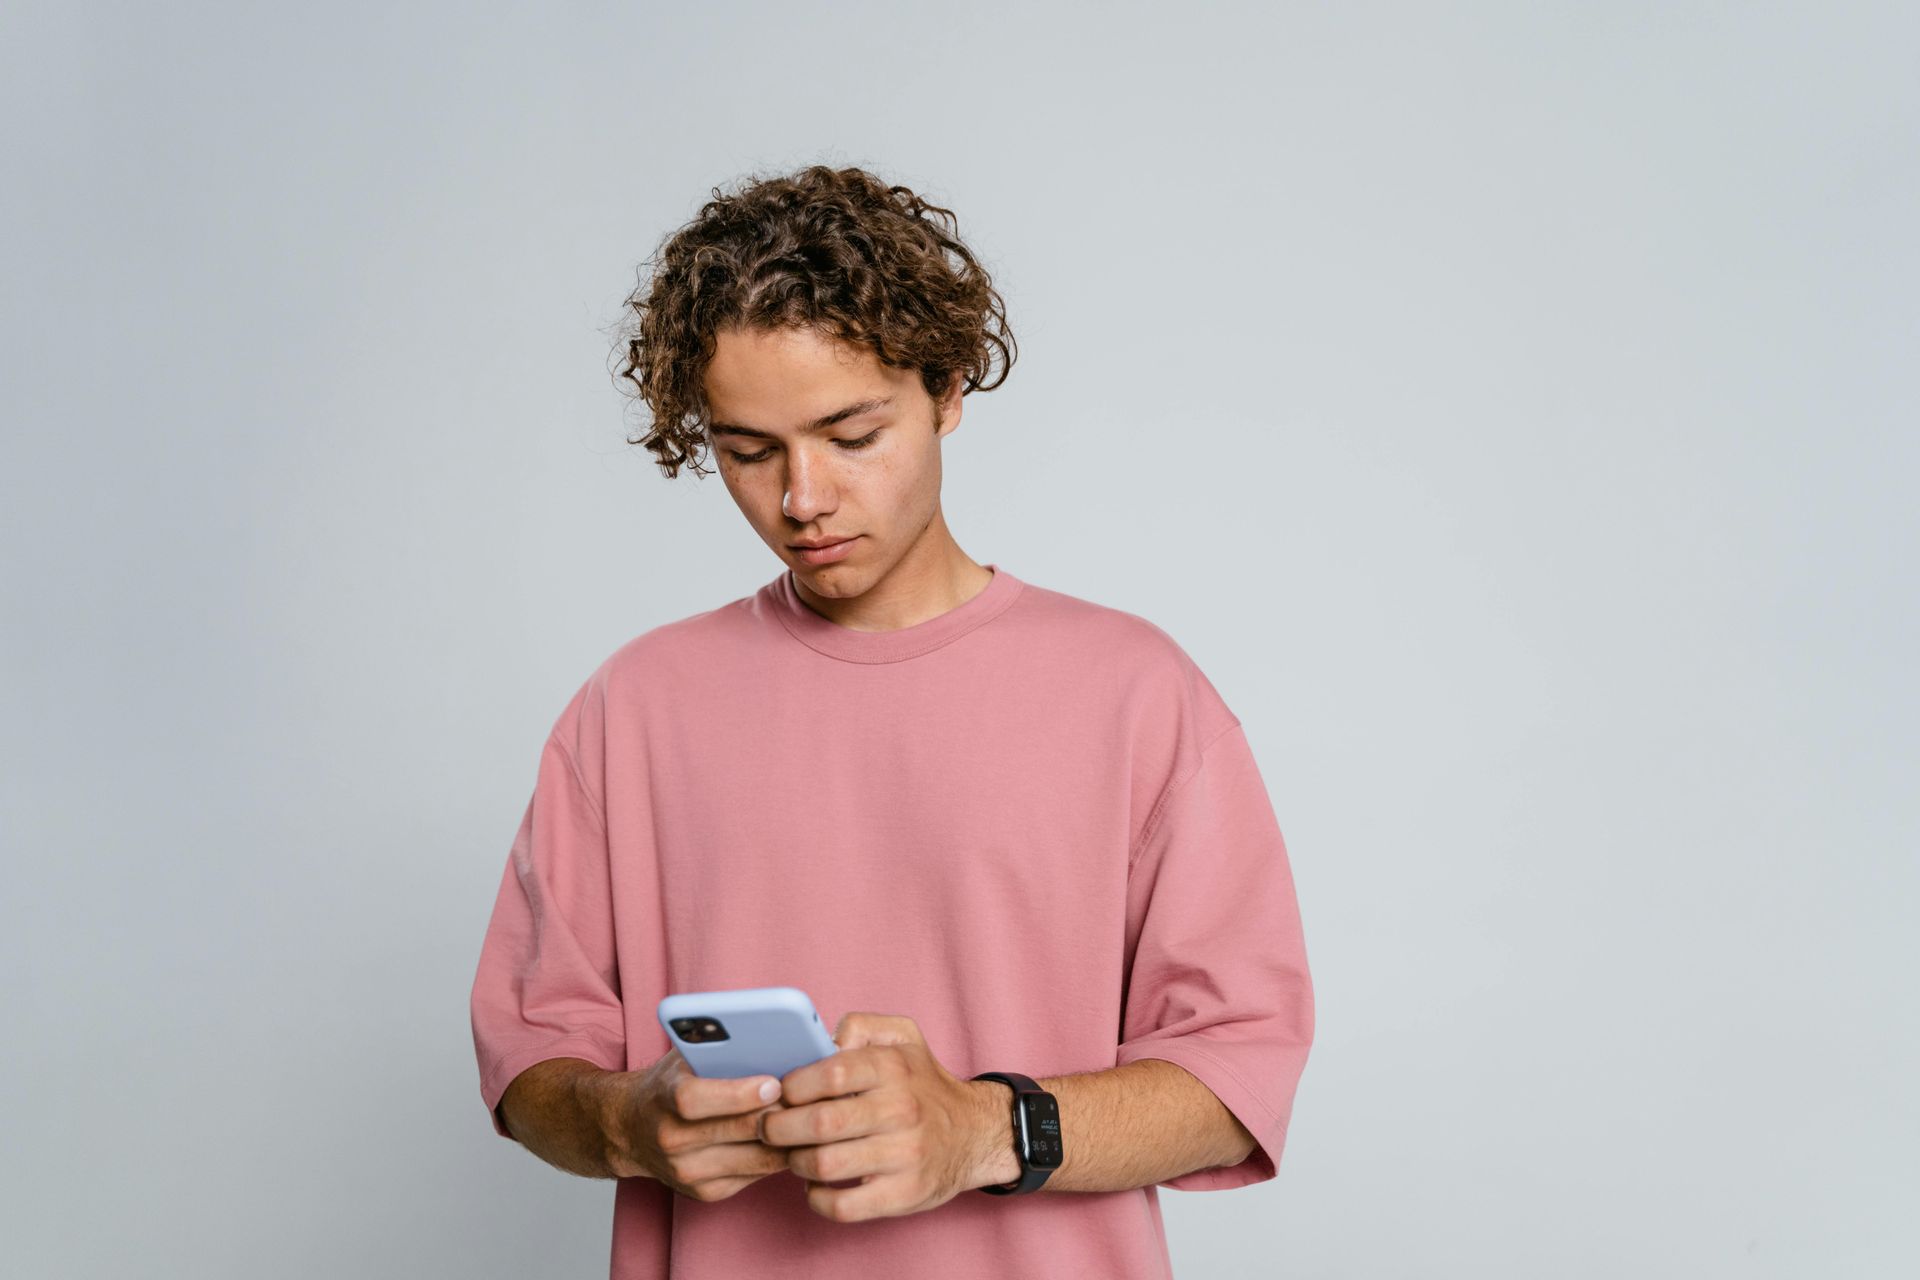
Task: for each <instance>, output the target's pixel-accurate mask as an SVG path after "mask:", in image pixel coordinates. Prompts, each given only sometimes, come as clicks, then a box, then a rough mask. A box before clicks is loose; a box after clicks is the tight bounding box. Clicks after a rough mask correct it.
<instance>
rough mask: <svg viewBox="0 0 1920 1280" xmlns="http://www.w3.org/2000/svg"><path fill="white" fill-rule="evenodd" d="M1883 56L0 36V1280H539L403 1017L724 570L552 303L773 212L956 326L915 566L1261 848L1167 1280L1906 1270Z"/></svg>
mask: <svg viewBox="0 0 1920 1280" xmlns="http://www.w3.org/2000/svg"><path fill="white" fill-rule="evenodd" d="M1917 47H1920V18H1916V16H1915V12H1914V10H1913V9H1912V7H1911V6H1901V5H1891V4H1889V5H1878V6H1864V5H1853V4H1819V5H1816V4H1812V3H1807V4H1799V5H1792V6H1783V5H1766V4H1757V5H1732V4H1681V5H1652V4H1607V5H1600V4H1594V5H1570V4H1477V5H1468V6H1453V7H1451V8H1450V9H1449V10H1448V11H1445V12H1442V11H1441V8H1440V7H1439V6H1430V5H1419V4H1404V5H1394V6H1378V5H1352V4H1349V5H1337V6H1336V5H1320V4H1315V5H1278V6H1272V5H1255V4H1244V5H1231V6H1212V7H1208V6H1201V7H1198V8H1189V7H1186V6H1179V7H1176V6H1172V5H1157V6H1141V7H1135V6H1114V5H1107V6H1092V5H1064V4H1062V5H1031V4H1021V5H1010V4H1009V5H979V4H970V5H965V6H951V5H943V6H935V5H899V4H863V5H849V4H843V5H835V6H832V7H826V6H794V5H775V4H764V5H729V4H719V5H711V6H706V7H704V8H702V7H698V6H684V5H675V6H666V5H659V6H643V5H623V6H612V5H607V6H601V5H586V4H571V5H564V6H562V5H555V4H545V5H527V6H524V7H522V8H520V9H518V10H517V11H514V12H507V11H504V10H502V9H500V8H497V7H495V8H489V9H486V10H484V11H482V10H481V9H479V8H477V7H468V6H445V7H438V6H427V5H401V6H374V5H364V6H362V5H349V6H341V5H324V6H311V5H292V4H284V5H249V6H235V7H232V8H230V9H222V8H218V7H213V6H195V7H194V8H193V10H192V12H191V13H190V14H189V13H186V12H184V11H182V10H180V9H178V8H176V7H152V6H138V5H125V6H118V5H116V6H107V5H84V4H59V5H54V4H34V5H18V4H16V5H10V6H8V8H7V11H6V14H5V17H4V19H3V20H0V105H4V107H5V120H6V123H5V124H4V126H0V128H4V136H5V139H6V144H5V146H6V153H5V156H4V162H5V170H4V171H5V173H6V195H5V199H4V203H3V204H0V231H4V243H5V249H4V253H5V260H6V267H7V271H6V288H5V295H4V304H0V305H3V306H4V321H3V322H0V323H3V325H4V329H3V331H0V340H3V345H0V351H3V354H0V367H3V369H4V372H3V373H0V378H3V379H4V386H3V387H0V411H4V413H5V416H6V428H5V431H4V436H3V437H0V438H3V439H4V456H3V458H0V478H3V483H4V486H5V487H4V506H3V507H0V522H3V524H4V530H5V560H4V583H5V601H4V605H5V608H4V629H3V631H0V637H3V641H0V642H3V643H4V650H3V652H0V657H3V658H4V663H5V671H4V674H5V680H4V694H3V696H4V704H0V712H3V713H4V714H3V715H0V735H3V738H4V746H5V752H6V755H5V760H4V766H5V767H4V770H0V800H3V802H4V810H3V811H0V820H3V821H4V843H5V849H4V858H5V861H4V865H5V868H6V874H5V880H4V882H3V887H0V961H4V964H5V968H6V973H7V981H6V984H5V994H4V997H0V998H4V1000H5V1013H4V1021H3V1022H0V1027H3V1028H4V1030H3V1034H4V1039H5V1046H6V1048H5V1052H4V1054H0V1089H3V1090H4V1105H0V1179H3V1180H4V1185H0V1270H4V1271H5V1272H6V1273H7V1274H9V1275H16V1276H23V1277H42V1276H47V1277H51V1276H62V1277H65V1276H84V1277H106V1276H116V1277H117V1276H126V1275H153V1276H162V1275H164V1276H194V1277H200V1276H223V1277H224V1276H234V1277H254V1276H266V1275H272V1276H276V1277H336V1276H408V1277H411V1276H502V1277H507V1276H516V1277H517V1276H536V1275H537V1276H543V1277H546V1276H552V1277H560V1276H596V1275H604V1274H605V1268H606V1258H607V1252H608V1245H609V1236H608V1230H609V1222H610V1214H611V1199H612V1191H613V1184H612V1183H610V1182H604V1181H600V1182H595V1181H590V1180H583V1179H578V1178H574V1177H571V1176H569V1175H566V1174H563V1173H561V1172H559V1171H557V1170H555V1169H553V1168H550V1167H548V1166H547V1165H545V1164H543V1163H541V1162H540V1161H539V1160H538V1159H537V1158H535V1157H533V1156H532V1155H530V1154H529V1153H528V1152H526V1151H525V1150H523V1149H521V1148H519V1147H517V1146H513V1145H510V1144H509V1143H507V1142H506V1141H504V1140H502V1139H501V1138H499V1137H498V1136H496V1135H495V1134H494V1133H493V1132H492V1130H491V1128H490V1126H489V1124H488V1122H487V1116H486V1112H485V1110H484V1108H483V1106H482V1104H481V1101H480V1096H479V1088H478V1078H477V1070H476V1067H475V1064H474V1060H473V1046H472V1041H471V1037H470V1031H469V1026H468V1008H467V996H468V989H469V987H470V984H471V982H472V979H473V972H474V966H475V963H476V961H477V958H478V949H479V944H480V940H481V936H482V933H483V932H484V929H485V926H486V923H487V919H488V914H489V912H490V910H491V908H492V905H493V896H494V893H495V891H496V890H497V888H498V884H499V876H500V873H501V870H502V868H503V866H504V865H505V859H506V856H507V850H508V846H509V844H510V842H511V839H512V836H513V834H514V830H515V828H516V826H517V824H518V822H519V819H520V817H521V814H522V811H523V808H524V806H525V804H526V802H527V798H528V794H529V792H530V790H531V787H532V783H533V776H534V769H535V765H536V762H537V757H538V751H539V747H540V744H541V742H542V740H543V737H544V735H545V733H546V731H547V730H548V728H549V727H550V726H551V724H552V721H553V717H554V716H555V715H556V714H557V713H558V711H559V709H560V707H561V706H562V704H563V703H564V702H565V700H566V698H567V697H568V696H569V695H570V694H571V693H572V692H573V690H574V689H576V688H577V686H578V684H579V682H580V681H581V680H583V679H584V678H585V676H586V674H587V673H588V672H589V671H591V670H592V669H593V667H594V666H596V665H597V664H598V663H599V661H600V660H601V659H602V658H604V657H605V656H606V655H607V654H609V653H610V652H612V650H613V649H614V648H616V647H617V646H618V645H620V644H621V643H623V642H624V641H626V640H628V639H630V638H631V637H633V636H635V635H637V634H639V633H640V632H642V631H644V630H647V629H649V628H651V627H654V626H657V625H659V624H661V623H663V622H667V621H670V620H674V619H678V618H682V617H685V616H686V615H688V614H691V613H695V612H698V611H701V610H704V609H708V608H712V607H715V606H717V605H719V604H722V603H725V602H726V601H728V600H732V599H734V598H737V597H739V596H741V595H745V594H748V593H750V592H751V591H753V590H754V589H755V588H757V587H758V586H759V585H760V584H762V583H764V582H767V581H769V580H771V579H772V578H773V577H774V576H775V575H776V574H777V573H778V572H780V569H781V565H780V564H779V562H778V561H777V560H776V559H775V558H774V557H773V555H772V553H771V552H770V551H769V550H768V549H767V548H766V547H765V546H763V545H762V544H761V543H760V542H759V541H758V540H757V538H756V537H755V536H754V535H753V533H752V531H751V530H750V528H749V527H748V525H747V524H746V522H745V520H744V519H743V518H742V517H741V516H740V514H739V513H738V511H737V510H736V509H735V507H734V506H733V504H732V502H731V500H730V499H729V498H728V496H727V493H726V490H725V488H724V486H723V485H722V483H721V481H720V480H719V478H718V477H717V476H715V477H712V478H710V479H707V480H703V481H696V480H695V479H694V478H693V477H691V476H690V475H684V474H683V476H682V477H681V478H680V479H678V480H676V481H671V482H670V481H668V480H667V479H665V478H664V477H663V476H662V475H661V474H660V473H659V471H658V470H657V469H656V468H655V467H654V465H653V463H652V460H651V455H648V454H646V453H645V452H644V451H642V450H640V449H638V448H636V447H631V446H628V445H626V444H625V443H623V436H625V435H626V434H628V433H629V432H633V431H635V430H637V428H638V427H639V426H640V425H641V423H642V422H643V421H644V419H643V418H642V416H641V414H640V412H639V410H638V409H637V408H636V407H634V406H631V405H629V403H628V402H627V401H625V400H623V399H621V398H620V396H619V395H618V394H617V392H616V390H615V388H614V385H613V381H612V379H611V377H610V367H611V364H612V359H611V357H610V354H609V346H610V337H609V335H610V333H611V330H612V326H614V325H615V324H617V322H618V321H619V320H620V302H621V299H622V298H623V296H624V295H625V294H626V292H627V291H628V290H629V289H630V288H631V287H632V286H633V284H634V281H635V279H636V272H637V270H638V268H639V266H640V264H641V263H642V262H643V261H644V259H645V258H646V257H647V255H648V254H650V253H651V252H652V251H653V249H654V247H655V246H656V244H657V243H658V241H659V239H660V237H661V236H662V235H664V234H665V233H667V232H668V231H670V230H672V229H673V228H674V227H677V226H679V225H680V224H681V223H683V222H684V221H686V220H687V219H688V218H690V217H691V216H692V215H693V213H694V211H695V210H696V209H697V207H698V205H699V204H700V202H701V201H702V200H704V199H705V198H707V195H708V193H709V190H710V188H712V187H713V186H716V185H726V184H731V183H733V182H734V181H735V180H736V179H738V178H739V177H741V176H742V175H745V174H747V173H750V172H779V171H785V170H788V169H791V168H794V167H798V166H799V165H802V164H806V163H811V162H815V161H821V162H826V163H830V164H859V165H864V166H868V167H870V168H872V169H874V170H875V171H876V172H879V173H881V174H882V175H883V176H885V177H887V178H889V179H890V180H893V181H897V182H902V183H905V184H907V185H909V186H912V187H914V188H915V189H917V190H920V191H921V192H923V194H926V195H928V196H929V197H930V198H932V199H934V200H936V201H937V202H938V203H941V204H945V205H948V206H950V207H952V208H953V209H954V210H955V211H956V213H957V214H958V216H959V218H960V230H961V233H962V235H963V236H964V237H966V238H967V240H968V241H969V243H970V244H971V245H972V246H973V248H974V249H975V250H976V251H977V252H978V253H979V254H980V256H981V257H982V259H983V261H984V262H985V264H986V265H987V267H988V268H989V270H990V271H992V272H993V274H994V278H995V281H996V283H997V284H998V286H999V287H1000V288H1001V290H1002V291H1003V293H1004V294H1005V297H1006V299H1007V305H1008V308H1009V312H1010V318H1011V323H1012V326H1013V330H1014V333H1015V335H1016V337H1017V338H1018V340H1019V342H1020V355H1019V359H1018V362H1017V363H1016V365H1015V367H1014V369H1013V372H1012V376H1011V377H1010V378H1009V379H1008V381H1007V382H1006V384H1005V385H1004V386H1003V387H1001V388H1000V389H999V390H997V391H994V392H992V393H990V394H984V395H974V396H969V397H968V401H967V408H966V417H965V421H964V422H963V424H962V426H961V428H960V430H959V431H958V432H957V433H956V434H955V435H954V436H953V437H952V438H951V439H950V440H948V441H947V442H946V444H945V446H944V452H945V464H946V469H947V480H946V488H945V494H946V499H945V509H946V511H947V514H948V519H949V521H950V523H951V524H952V527H953V529H954V531H955V534H956V536H957V537H958V539H959V542H960V544H961V546H962V547H963V548H964V549H965V550H966V551H967V552H968V553H970V554H971V555H972V556H973V557H974V558H976V559H978V560H981V561H983V562H985V561H997V562H1000V563H1002V564H1005V565H1006V566H1008V567H1009V568H1011V569H1012V570H1013V571H1014V572H1015V573H1017V574H1018V575H1020V576H1021V577H1022V578H1024V579H1026V580H1028V581H1030V582H1034V583H1037V584H1039V585H1042V586H1047V587H1052V588H1055V589H1057V590H1063V591H1066V592H1069V593H1071V594H1074V595H1079V596H1082V597H1085V598H1087V599H1090V600H1094V601H1097V602H1100V603H1103V604H1108V605H1112V606H1115V607H1118V608H1122V609H1125V610H1128V611H1130V612H1133V613H1137V614H1140V615H1141V616H1143V617H1146V618H1148V619H1151V620H1153V621H1154V622H1156V623H1157V624H1159V625H1160V626H1162V627H1163V628H1164V629H1165V630H1167V631H1168V632H1169V633H1170V634H1171V635H1172V636H1173V637H1174V638H1175V639H1176V640H1178V641H1179V642H1180V643H1181V644H1182V645H1183V646H1184V647H1185V648H1186V649H1187V650H1188V652H1190V653H1191V654H1192V655H1193V656H1194V658H1195V660H1196V661H1197V662H1199V663H1200V665H1201V667H1202V668H1203V669H1204V670H1205V671H1207V672H1208V674H1209V675H1210V677H1211V678H1212V679H1213V680H1214V682H1215V683H1216V685H1217V686H1218V687H1219V689H1220V690H1221V692H1222V693H1223V695H1224V696H1225V697H1226V699H1227V701H1228V703H1229V705H1230V706H1232V707H1233V708H1234V710H1235V711H1236V713H1237V714H1238V715H1239V716H1240V717H1241V718H1242V720H1243V721H1244V723H1245V724H1246V725H1247V728H1248V736H1249V738H1250V740H1251V742H1252V745H1253V747H1254V750H1255V753H1256V756H1257V758H1258V760H1259V762H1260V765H1261V768H1262V771H1263V773H1264V774H1265V776H1266V779H1267V782H1268V785H1269V788H1270V791H1271V794H1272V797H1273V802H1274V807H1275V810H1276V812H1277V814H1278V816H1279V819H1280V823H1281V827H1282V830H1283V831H1284V833H1285V835H1286V837H1287V840H1288V844H1289V848H1290V851H1291V856H1292V859H1293V865H1294V869H1295V875H1296V879H1297V885H1298V890H1299V894H1300V901H1301V909H1302V914H1303V918H1304V923H1305V928H1306V938H1307V946H1308V951H1309V956H1310V961H1311V964H1312V968H1313V974H1314V979H1315V984H1316V992H1317V996H1318V1009H1319V1014H1318V1035H1317V1038H1316V1041H1315V1045H1314V1049H1313V1053H1312V1057H1311V1060H1310V1062H1309V1064H1308V1066H1307V1070H1306V1075H1305V1078H1304V1080H1303V1081H1302V1084H1301V1088H1300V1093H1299V1097H1298V1102H1297V1107H1296V1110H1295V1115H1294V1120H1293V1125H1292V1130H1291V1134H1290V1137H1289V1140H1288V1143H1287V1145H1286V1148H1285V1152H1284V1156H1283V1158H1282V1161H1281V1167H1280V1173H1279V1176H1278V1177H1277V1178H1275V1179H1273V1180H1271V1181H1269V1182H1267V1183H1263V1184H1261V1185H1259V1186H1256V1187H1251V1188H1247V1189H1244V1190H1240V1191H1233V1192H1223V1193H1181V1192H1174V1191H1162V1192H1161V1200H1162V1205H1163V1208H1164V1212H1165V1215H1166V1220H1167V1226H1168V1232H1169V1235H1170V1238H1171V1243H1172V1249H1173V1254H1174V1260H1175V1264H1176V1270H1177V1271H1178V1272H1179V1274H1181V1275H1184V1276H1192V1277H1240V1276H1259V1277H1290V1276H1298V1277H1314V1278H1316V1280H1318V1278H1330V1277H1353V1278H1354V1280H1375V1278H1381V1277H1455V1276H1459V1277H1467V1276H1471V1277H1474V1278H1475V1280H1481V1278H1491V1277H1515V1278H1519V1277H1527V1278H1532V1277H1538V1276H1541V1275H1554V1276H1564V1277H1627V1276H1631V1277H1653V1276H1659V1277H1668V1276H1672V1277H1689V1278H1694V1277H1717V1276H1768V1277H1771V1276H1794V1277H1800V1276H1805V1277H1841V1276H1846V1277H1855V1276H1873V1277H1881V1276H1885V1277H1892V1276H1910V1275H1914V1274H1920V1270H1917V1269H1920V1247H1916V1243H1915V1225H1914V1224H1915V1219H1914V1217H1913V1213H1912V1211H1913V1209H1914V1206H1915V1204H1916V1203H1917V1202H1920V1176H1917V1175H1916V1168H1917V1167H1920V1165H1917V1162H1916V1157H1915V1154H1914V1153H1915V1151H1916V1149H1920V1110H1917V1109H1916V1101H1915V1093H1914V1090H1913V1087H1912V1086H1913V1081H1914V1079H1915V1076H1916V1071H1917V1069H1920V1062H1916V1057H1917V1056H1920V1055H1917V1054H1916V1047H1917V1043H1920V1034H1917V1029H1916V1007H1915V1006H1916V1002H1915V989H1914V985H1915V974H1916V971H1917V970H1920V955H1917V954H1916V946H1915V943H1914V926H1913V922H1912V918H1913V915H1914V911H1915V906H1914V904H1915V902H1916V892H1917V891H1920V869H1917V867H1916V843H1917V837H1920V821H1917V819H1920V802H1917V801H1916V787H1915V775H1916V766H1917V765H1920V752H1917V751H1916V731H1915V727H1914V726H1915V722H1916V717H1920V699H1917V698H1916V676H1915V655H1916V652H1920V626H1917V625H1916V624H1917V623H1920V608H1917V606H1916V590H1915V573H1914V569H1915V555H1914V552H1915V547H1916V545H1920V527H1916V526H1917V523H1920V521H1917V520H1916V514H1915V511H1916V504H1915V499H1914V495H1913V489H1914V485H1915V481H1916V478H1917V477H1920V449H1916V444H1915V428H1916V422H1917V420H1920V414H1917V413H1916V411H1917V410H1920V396H1917V395H1916V388H1915V381H1916V364H1917V363H1920V362H1917V360H1916V352H1917V351H1920V323H1917V321H1920V304H1917V302H1916V299H1917V298H1920V271H1917V270H1916V268H1917V267H1920V251H1917V249H1916V237H1915V234H1914V232H1915V228H1916V227H1920V179H1917V178H1916V157H1917V156H1920V126H1917V124H1916V122H1917V120H1920V78H1916V76H1915V74H1914V68H1915V50H1916V48H1917ZM675 678H682V679H687V680H696V681H697V680H700V679H702V678H703V673H702V672H700V671H698V670H689V671H685V672H679V673H675ZM765 888H767V889H768V890H769V891H772V890H773V888H774V887H773V886H765ZM1222 891H1223V892H1231V891H1232V889H1231V886H1228V885H1223V886H1222ZM898 1012H904V1013H908V1014H911V1013H912V1011H911V1010H899V1011H898ZM935 1049H936V1052H937V1051H938V1046H935Z"/></svg>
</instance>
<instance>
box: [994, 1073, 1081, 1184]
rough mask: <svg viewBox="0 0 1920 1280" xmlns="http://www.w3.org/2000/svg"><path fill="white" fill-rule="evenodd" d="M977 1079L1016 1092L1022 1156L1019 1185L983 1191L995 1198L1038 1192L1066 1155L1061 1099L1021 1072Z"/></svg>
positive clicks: (1016, 1147) (1016, 1135) (1016, 1148)
mask: <svg viewBox="0 0 1920 1280" xmlns="http://www.w3.org/2000/svg"><path fill="white" fill-rule="evenodd" d="M973 1078H974V1079H975V1080H998V1081H999V1082H1000V1083H1001V1084H1004V1085H1007V1086H1008V1087H1010V1088H1011V1089H1012V1090H1013V1152H1014V1154H1015V1155H1017V1156H1019V1157H1020V1178H1019V1180H1018V1181H1017V1182H1009V1183H1007V1184H1006V1185H1005V1186H999V1187H981V1188H979V1189H980V1190H981V1191H984V1192H986V1193H987V1194H988V1195H994V1196H1017V1195H1024V1194H1025V1193H1027V1192H1029V1191H1038V1190H1039V1189H1040V1184H1041V1183H1043V1182H1045V1181H1046V1180H1047V1175H1048V1174H1050V1173H1052V1172H1053V1171H1054V1170H1055V1169H1058V1168H1059V1167H1060V1162H1061V1161H1062V1160H1063V1159H1064V1158H1065V1156H1066V1148H1064V1147H1063V1146H1061V1144H1060V1103H1059V1100H1058V1099H1056V1098H1055V1097H1054V1096H1053V1095H1052V1094H1050V1093H1048V1092H1047V1091H1046V1090H1045V1089H1042V1088H1041V1087H1040V1086H1039V1085H1037V1084H1035V1083H1034V1082H1033V1081H1032V1080H1031V1079H1029V1078H1028V1077H1026V1076H1023V1075H1021V1074H1020V1073H1019V1072H1017V1071H982V1072H981V1073H980V1074H979V1075H977V1076H975V1077H973Z"/></svg>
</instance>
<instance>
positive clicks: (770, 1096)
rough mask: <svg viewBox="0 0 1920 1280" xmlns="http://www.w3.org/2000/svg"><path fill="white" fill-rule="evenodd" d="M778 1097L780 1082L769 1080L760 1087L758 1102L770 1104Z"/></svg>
mask: <svg viewBox="0 0 1920 1280" xmlns="http://www.w3.org/2000/svg"><path fill="white" fill-rule="evenodd" d="M779 1096H780V1082H779V1081H778V1080H769V1081H767V1082H766V1083H765V1084H763V1085H761V1086H760V1100H761V1101H762V1102H772V1101H773V1100H774V1099H775V1098H777V1097H779Z"/></svg>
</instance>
